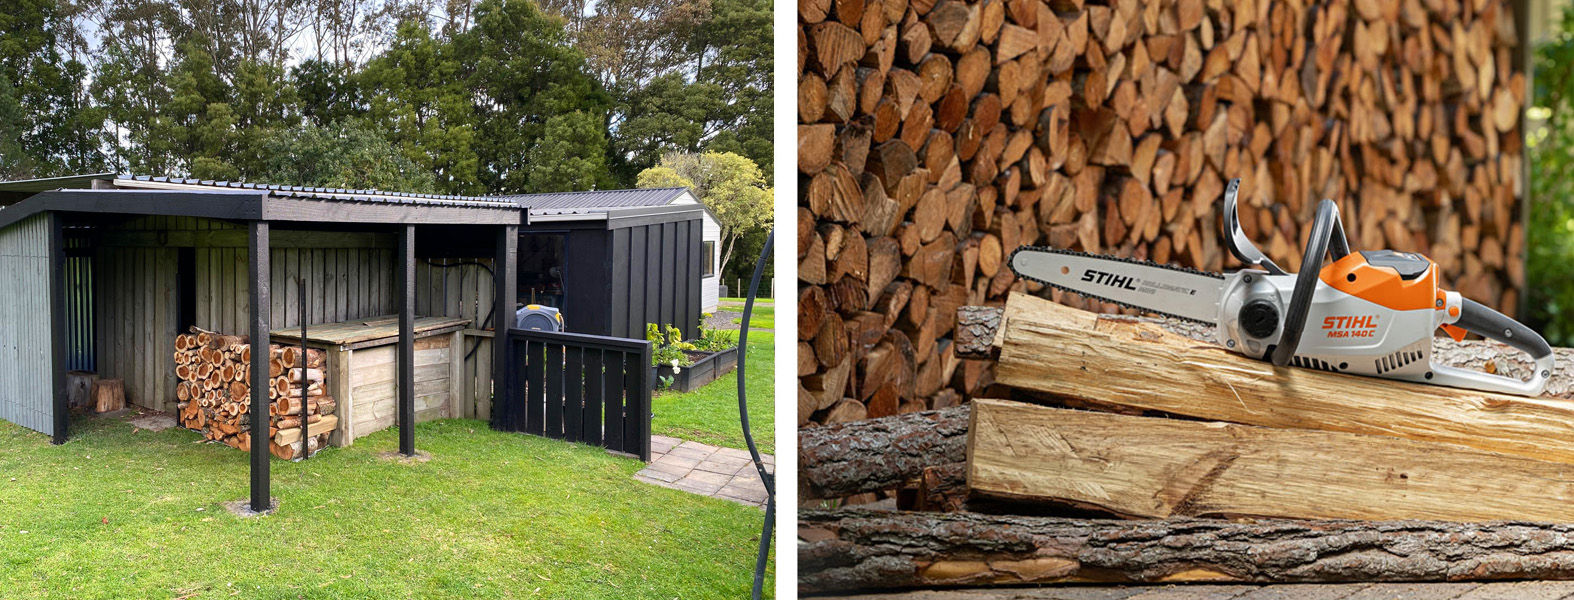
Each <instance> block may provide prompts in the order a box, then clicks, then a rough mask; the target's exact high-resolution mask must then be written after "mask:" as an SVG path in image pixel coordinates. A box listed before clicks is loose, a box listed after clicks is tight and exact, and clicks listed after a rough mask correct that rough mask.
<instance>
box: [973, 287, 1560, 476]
mask: <svg viewBox="0 0 1574 600" xmlns="http://www.w3.org/2000/svg"><path fill="white" fill-rule="evenodd" d="M1004 320H1005V323H1004V324H1003V325H1002V326H1001V334H1000V338H999V339H1000V340H1001V349H1000V362H999V365H998V369H997V372H996V378H997V380H998V381H999V382H1000V383H1002V384H1005V385H1009V386H1012V387H1016V388H1021V389H1025V390H1033V391H1038V392H1047V393H1051V394H1056V395H1063V396H1074V397H1076V398H1080V399H1084V400H1090V401H1095V402H1102V403H1106V404H1113V405H1120V406H1127V407H1132V408H1139V409H1144V410H1159V411H1165V412H1170V413H1174V414H1180V415H1187V416H1192V417H1198V418H1203V419H1213V420H1219V421H1229V422H1233V423H1245V424H1250V425H1262V426H1267V427H1283V428H1299V429H1320V430H1327V431H1344V432H1351V433H1366V434H1375V435H1386V436H1393V437H1401V438H1409V439H1414V440H1422V441H1434V442H1446V443H1452V444H1459V445H1464V446H1470V447H1473V448H1477V449H1480V450H1488V451H1492V452H1500V453H1503V454H1510V455H1517V456H1523V457H1529V458H1535V459H1540V460H1549V461H1557V462H1562V463H1574V403H1571V402H1569V401H1566V400H1558V399H1552V398H1525V397H1520V396H1509V395H1505V394H1493V393H1488V392H1477V391H1471V390H1462V389H1456V388H1448V387H1442V386H1430V385H1422V384H1413V383H1404V382H1399V381H1392V380H1386V379H1377V378H1372V377H1359V376H1353V375H1340V374H1335V373H1324V372H1321V371H1314V370H1310V369H1302V368H1294V367H1277V368H1276V367H1274V366H1273V364H1272V363H1269V362H1266V361H1259V360H1254V359H1250V358H1246V357H1244V356H1241V355H1239V354H1235V353H1233V352H1230V351H1228V350H1225V349H1224V348H1222V347H1220V346H1217V345H1213V344H1207V343H1200V342H1197V341H1195V340H1192V339H1188V338H1186V337H1184V336H1180V335H1177V334H1174V333H1171V332H1169V331H1166V330H1165V329H1163V328H1161V327H1159V326H1157V325H1153V324H1150V323H1141V322H1131V321H1121V320H1114V319H1101V318H1099V317H1098V315H1095V314H1093V313H1088V312H1084V311H1081V310H1077V309H1073V308H1069V307H1065V306H1061V305H1059V304H1055V303H1053V302H1049V301H1047V300H1043V299H1040V298H1035V297H1032V296H1027V295H1025V294H1014V295H1012V297H1011V299H1010V301H1009V302H1008V304H1007V307H1006V312H1005V317H1004Z"/></svg>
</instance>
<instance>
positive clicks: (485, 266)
mask: <svg viewBox="0 0 1574 600" xmlns="http://www.w3.org/2000/svg"><path fill="white" fill-rule="evenodd" d="M389 268H390V269H391V268H392V266H390V267H389ZM491 269H492V258H491V257H486V258H479V257H478V258H433V259H420V258H418V259H416V261H415V282H416V283H415V315H416V316H417V317H435V316H445V317H461V318H464V319H468V320H469V321H470V326H469V329H468V330H469V331H482V330H490V329H492V326H493V323H492V321H491V320H490V319H491V315H492V303H493V302H494V298H495V297H496V294H494V293H493V291H492V290H493V284H492V271H491ZM390 286H391V284H390ZM389 289H390V290H391V289H392V288H391V287H390V288H389ZM459 339H460V340H461V341H462V342H463V345H462V347H460V348H457V349H454V350H455V352H456V353H457V354H458V360H461V361H463V366H461V367H460V376H461V377H462V378H463V379H464V385H463V386H460V389H462V391H463V395H464V397H463V399H462V400H461V401H460V402H459V403H458V408H457V409H456V410H455V411H454V417H457V418H465V419H482V420H486V419H488V418H490V416H491V412H492V393H491V389H492V338H490V337H486V336H484V335H472V334H465V335H461V336H460V338H459ZM426 343H428V342H426V341H425V340H417V342H416V373H417V379H419V377H420V373H421V369H422V367H423V366H424V365H423V364H422V361H423V358H422V354H421V352H422V350H423V347H422V345H423V344H426ZM430 343H437V342H430ZM357 352H358V354H357V356H359V351H357ZM389 356H390V357H391V356H392V355H391V354H390V355H389ZM389 360H392V359H391V358H389ZM416 387H417V392H416V404H417V408H416V411H417V412H416V420H417V421H421V420H423V419H424V418H425V417H424V416H423V413H422V412H421V410H422V409H421V408H420V406H419V405H420V403H421V401H422V398H421V395H420V390H419V388H420V387H421V384H420V381H417V382H416Z"/></svg>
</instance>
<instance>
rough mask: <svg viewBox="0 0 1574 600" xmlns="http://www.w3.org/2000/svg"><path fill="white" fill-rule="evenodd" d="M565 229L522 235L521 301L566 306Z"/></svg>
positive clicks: (520, 239)
mask: <svg viewBox="0 0 1574 600" xmlns="http://www.w3.org/2000/svg"><path fill="white" fill-rule="evenodd" d="M564 237H565V233H564V232H546V233H528V234H524V235H521V236H519V295H518V298H519V301H520V302H522V303H525V304H540V305H542V306H550V307H552V308H557V309H563V308H564V307H565V306H566V301H565V300H566V298H565V294H564V287H563V269H564V263H565V261H564V255H563V246H564Z"/></svg>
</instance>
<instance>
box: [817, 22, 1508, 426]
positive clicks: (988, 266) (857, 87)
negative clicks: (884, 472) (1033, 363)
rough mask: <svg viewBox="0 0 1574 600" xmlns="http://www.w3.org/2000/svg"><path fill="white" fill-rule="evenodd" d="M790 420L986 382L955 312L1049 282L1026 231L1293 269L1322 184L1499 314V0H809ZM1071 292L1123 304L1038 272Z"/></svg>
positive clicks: (961, 391)
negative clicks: (1234, 199)
mask: <svg viewBox="0 0 1574 600" xmlns="http://www.w3.org/2000/svg"><path fill="white" fill-rule="evenodd" d="M798 10H799V25H800V29H799V32H798V35H799V54H798V73H799V88H798V109H799V115H798V116H799V123H800V125H799V128H798V136H799V142H798V143H799V148H798V152H799V154H798V156H799V159H798V167H799V171H800V173H801V179H802V182H801V186H800V189H801V190H802V192H801V194H800V198H799V209H798V258H799V266H798V273H799V279H800V282H801V284H802V285H801V287H800V302H799V321H798V323H799V328H798V339H799V342H800V343H799V345H798V359H799V362H798V372H799V375H800V377H801V380H802V383H803V387H802V388H801V389H800V390H799V423H800V424H808V423H811V422H812V423H830V422H840V421H848V420H856V419H861V418H865V417H880V416H886V415H891V414H895V413H902V412H909V411H914V410H920V409H925V408H943V407H946V406H949V405H952V404H955V403H957V402H959V401H961V400H965V399H968V398H971V397H973V396H975V395H978V394H979V393H981V392H982V391H983V390H984V389H985V388H987V387H988V386H989V385H990V384H991V382H992V380H993V375H992V367H991V365H990V364H989V363H988V362H987V361H981V360H973V359H957V358H953V357H951V354H952V353H950V352H948V351H947V348H948V347H949V345H950V344H951V343H952V340H953V339H954V333H955V329H956V318H955V315H956V308H957V307H960V306H963V305H994V306H998V305H1000V304H1001V303H1002V302H1003V301H1004V298H1005V296H1006V294H1007V293H1008V292H1010V291H1012V290H1026V291H1030V292H1037V291H1040V290H1038V289H1037V287H1036V286H1034V285H1028V284H1024V283H1022V282H1019V281H1017V279H1016V278H1015V277H1014V275H1013V273H1012V272H1011V270H1010V269H1009V268H1008V267H1007V266H1006V264H1005V262H1006V259H1007V257H1009V256H1010V253H1011V252H1012V250H1013V249H1015V248H1017V247H1018V246H1022V245H1028V244H1043V245H1051V246H1055V247H1058V248H1067V249H1075V250H1081V251H1086V252H1097V253H1107V254H1114V255H1119V256H1124V257H1131V258H1137V259H1146V260H1152V261H1156V262H1160V263H1175V264H1180V265H1185V266H1190V267H1195V268H1200V269H1207V270H1213V271H1219V270H1224V269H1229V268H1235V267H1239V263H1238V262H1236V261H1234V260H1233V258H1231V257H1230V256H1229V255H1228V252H1227V251H1226V250H1225V249H1224V248H1223V246H1222V245H1221V243H1220V233H1219V224H1218V221H1219V214H1218V213H1219V206H1220V202H1219V201H1220V197H1221V194H1222V191H1223V190H1224V187H1225V184H1226V183H1227V182H1228V181H1229V180H1230V179H1231V178H1237V177H1238V178H1240V179H1241V180H1242V186H1241V202H1242V205H1243V206H1242V221H1243V222H1242V226H1243V228H1244V229H1245V231H1246V233H1247V234H1248V235H1249V236H1250V237H1251V238H1252V239H1253V240H1255V241H1256V243H1257V245H1258V246H1259V247H1261V248H1262V249H1263V250H1264V251H1265V252H1266V253H1267V254H1268V255H1269V256H1270V257H1271V258H1272V259H1273V260H1274V261H1276V262H1277V263H1278V264H1280V265H1282V266H1284V267H1286V268H1289V269H1292V270H1299V269H1300V268H1301V266H1302V265H1301V264H1300V263H1301V251H1302V248H1303V247H1304V236H1305V235H1306V234H1307V229H1309V228H1308V227H1307V224H1309V223H1310V222H1311V220H1312V219H1311V217H1312V212H1313V210H1314V209H1315V206H1316V203H1317V202H1318V201H1319V200H1320V199H1322V198H1332V199H1334V200H1335V201H1337V202H1338V203H1339V205H1340V207H1341V209H1342V213H1343V214H1344V218H1345V224H1346V226H1347V227H1349V228H1350V230H1349V232H1348V233H1349V236H1350V241H1351V244H1352V245H1353V246H1355V247H1356V248H1358V249H1378V248H1392V249H1395V250H1404V251H1418V252H1422V253H1424V254H1426V255H1428V256H1430V257H1431V258H1432V259H1433V260H1435V261H1436V262H1437V263H1438V264H1439V265H1440V267H1441V269H1442V273H1443V280H1444V282H1445V285H1447V286H1449V287H1451V288H1453V289H1457V290H1459V291H1461V292H1463V293H1464V295H1465V296H1467V297H1470V298H1474V299H1476V300H1478V301H1480V302H1483V303H1486V304H1490V305H1493V306H1496V307H1498V308H1499V309H1500V310H1502V311H1503V312H1505V313H1507V314H1513V313H1514V309H1515V305H1516V303H1517V302H1518V295H1517V294H1518V289H1519V288H1520V287H1521V286H1522V285H1523V278H1524V273H1523V266H1522V259H1521V255H1522V252H1523V247H1524V232H1523V229H1522V227H1521V225H1520V224H1519V222H1520V219H1521V215H1520V211H1519V210H1518V208H1517V207H1518V204H1517V202H1518V200H1517V197H1516V194H1517V193H1518V187H1519V186H1520V185H1522V179H1521V171H1522V165H1523V158H1522V146H1523V144H1522V134H1521V126H1522V125H1521V120H1520V113H1521V107H1522V106H1523V105H1524V103H1525V92H1526V84H1525V79H1524V75H1523V73H1522V72H1520V71H1519V70H1517V69H1516V67H1515V66H1514V61H1513V57H1514V54H1513V53H1514V51H1515V50H1514V49H1515V47H1516V46H1517V44H1518V33H1517V32H1516V31H1515V28H1514V17H1513V14H1512V12H1511V10H1510V4H1509V3H1508V2H1507V1H1506V0H1482V1H1480V2H1453V1H1447V0H1355V1H1353V2H1351V1H1349V0H1332V1H1329V2H1316V3H1297V2H1266V1H1256V2H1223V1H1220V0H1154V1H1151V2H1143V1H1141V0H1090V1H1086V2H1085V1H1084V0H801V1H800V2H799V3H798ZM1044 293H1045V294H1047V295H1052V296H1053V297H1054V299H1056V300H1061V301H1063V302H1065V303H1067V304H1070V305H1073V306H1076V307H1079V308H1086V309H1090V310H1098V311H1103V312H1117V307H1114V306H1112V305H1099V304H1098V303H1095V302H1089V301H1086V300H1083V299H1081V298H1079V297H1075V296H1069V295H1068V296H1065V297H1062V295H1061V294H1060V293H1059V292H1051V291H1045V292H1044Z"/></svg>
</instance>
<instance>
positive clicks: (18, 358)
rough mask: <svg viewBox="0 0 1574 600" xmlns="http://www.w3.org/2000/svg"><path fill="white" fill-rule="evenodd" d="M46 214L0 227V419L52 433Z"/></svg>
mask: <svg viewBox="0 0 1574 600" xmlns="http://www.w3.org/2000/svg"><path fill="white" fill-rule="evenodd" d="M49 239H50V227H49V215H47V214H40V215H37V216H34V217H31V218H28V219H26V220H23V221H21V222H18V223H16V224H13V225H11V226H10V227H7V228H5V229H0V281H6V282H8V284H7V285H4V286H0V419H4V420H6V421H10V422H12V423H16V424H18V425H21V426H23V427H26V428H28V429H32V430H34V431H38V432H41V433H45V434H50V435H53V434H54V432H55V421H54V390H53V389H52V388H51V386H50V384H49V382H50V381H52V380H53V379H52V377H53V373H54V365H53V360H52V358H51V350H52V347H51V342H52V340H53V339H54V333H53V332H52V331H50V306H49V297H50V294H49V281H50V274H51V269H50V264H49Z"/></svg>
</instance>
